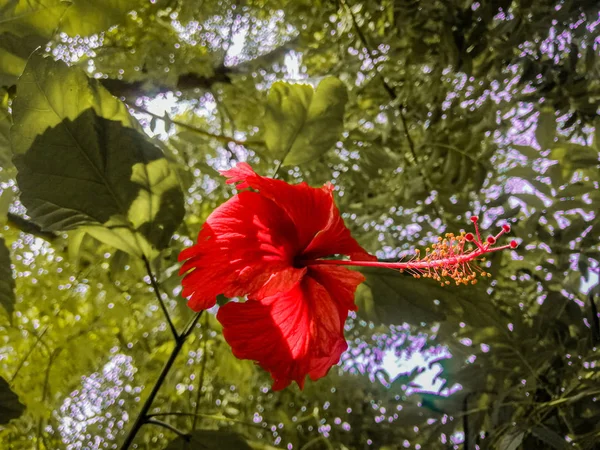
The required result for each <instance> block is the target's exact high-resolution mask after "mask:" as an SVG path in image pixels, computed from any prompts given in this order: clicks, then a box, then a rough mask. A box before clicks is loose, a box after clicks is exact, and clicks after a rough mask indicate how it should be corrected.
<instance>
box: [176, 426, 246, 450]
mask: <svg viewBox="0 0 600 450" xmlns="http://www.w3.org/2000/svg"><path fill="white" fill-rule="evenodd" d="M225 449H227V450H252V448H251V447H250V446H249V445H248V444H247V443H246V441H245V440H244V439H242V437H241V436H240V435H239V434H237V433H234V432H231V431H220V430H197V431H194V432H193V433H192V434H190V435H188V436H187V437H179V438H177V439H175V440H174V441H172V442H171V443H170V444H169V445H168V446H167V447H166V448H165V450H225Z"/></svg>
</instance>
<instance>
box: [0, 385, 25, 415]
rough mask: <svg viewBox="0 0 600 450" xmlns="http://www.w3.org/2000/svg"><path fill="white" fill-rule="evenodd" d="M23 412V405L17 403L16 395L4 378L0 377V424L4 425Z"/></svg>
mask: <svg viewBox="0 0 600 450" xmlns="http://www.w3.org/2000/svg"><path fill="white" fill-rule="evenodd" d="M23 411H25V405H23V404H22V403H21V402H19V398H18V397H17V395H16V394H15V393H14V392H13V391H12V390H11V389H10V386H9V385H8V383H7V382H6V380H5V379H4V378H1V377H0V424H2V425H6V424H7V423H8V422H10V421H11V420H13V419H16V418H17V417H19V416H20V415H21V414H23Z"/></svg>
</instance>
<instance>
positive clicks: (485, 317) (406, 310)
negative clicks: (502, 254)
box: [356, 268, 505, 327]
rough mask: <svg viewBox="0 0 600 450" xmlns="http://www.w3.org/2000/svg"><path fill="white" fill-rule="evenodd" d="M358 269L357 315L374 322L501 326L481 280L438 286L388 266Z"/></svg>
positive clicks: (502, 323) (501, 322) (500, 321)
mask: <svg viewBox="0 0 600 450" xmlns="http://www.w3.org/2000/svg"><path fill="white" fill-rule="evenodd" d="M361 272H362V273H363V274H364V275H365V276H366V278H367V279H366V281H365V282H364V284H363V285H361V286H359V289H358V291H357V294H356V304H357V305H358V307H359V309H358V315H359V316H360V317H361V318H363V319H365V320H368V321H372V322H374V323H375V324H376V325H379V324H386V325H390V324H401V323H404V322H407V323H410V324H420V323H422V322H425V323H432V322H436V321H440V320H450V319H454V320H455V321H456V322H458V321H460V322H465V323H467V324H470V325H473V326H477V327H486V326H494V327H502V326H505V320H504V318H503V317H502V316H500V315H499V314H498V311H497V310H496V308H495V307H494V305H493V303H491V302H490V301H489V296H488V294H487V293H486V291H485V286H484V282H483V281H482V282H481V283H478V284H477V285H475V286H472V285H468V286H455V285H450V286H440V284H439V283H437V282H435V281H432V280H430V279H426V278H420V279H417V278H414V277H412V276H409V275H407V274H403V273H400V272H398V271H394V270H389V269H374V268H363V269H361ZM436 300H437V301H436ZM436 303H437V304H436Z"/></svg>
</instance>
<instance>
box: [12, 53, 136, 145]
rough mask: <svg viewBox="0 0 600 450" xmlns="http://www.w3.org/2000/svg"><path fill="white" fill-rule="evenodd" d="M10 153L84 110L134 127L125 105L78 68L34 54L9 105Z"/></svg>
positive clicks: (134, 122)
mask: <svg viewBox="0 0 600 450" xmlns="http://www.w3.org/2000/svg"><path fill="white" fill-rule="evenodd" d="M12 109H13V127H12V128H11V136H10V137H11V144H12V149H13V153H15V154H20V153H24V152H26V151H27V150H28V149H29V147H31V144H32V143H33V141H34V140H35V138H36V137H37V136H39V135H40V134H42V133H43V132H44V131H46V129H48V128H50V127H54V126H56V125H58V124H59V123H60V122H62V121H63V120H64V119H69V120H71V121H74V120H75V119H76V118H77V117H79V115H80V114H81V113H83V112H84V111H85V110H87V109H93V110H94V111H95V112H96V114H97V115H98V116H100V117H104V118H105V119H111V120H117V121H119V122H121V123H122V124H123V125H125V126H129V127H137V122H136V121H135V119H133V118H132V117H131V116H130V115H129V113H128V112H127V108H126V107H125V105H124V104H123V103H122V102H121V101H119V100H118V99H116V98H115V97H113V96H112V95H111V94H110V93H109V92H108V91H107V90H106V89H104V88H103V87H102V86H101V85H100V84H99V83H98V82H97V81H96V80H93V79H90V78H88V77H87V75H86V74H85V72H84V71H83V70H82V69H79V68H76V67H68V66H67V65H66V64H65V63H63V62H60V61H54V60H53V59H51V58H44V57H42V56H40V55H39V54H34V55H33V56H32V57H31V58H30V60H29V61H28V63H27V67H26V68H25V71H24V72H23V75H21V77H20V78H19V82H18V84H17V97H16V99H15V101H14V103H13V105H12Z"/></svg>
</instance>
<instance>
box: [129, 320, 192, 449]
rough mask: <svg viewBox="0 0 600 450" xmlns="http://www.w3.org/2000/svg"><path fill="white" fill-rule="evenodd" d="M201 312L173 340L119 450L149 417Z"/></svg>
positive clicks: (132, 438) (130, 439)
mask: <svg viewBox="0 0 600 450" xmlns="http://www.w3.org/2000/svg"><path fill="white" fill-rule="evenodd" d="M203 312H204V311H200V312H199V313H197V314H196V315H195V316H194V317H193V318H192V319H191V320H190V321H189V323H188V325H186V327H185V328H184V331H183V332H182V333H181V334H180V335H179V337H178V338H177V339H176V340H175V347H173V350H172V351H171V354H170V355H169V359H167V362H166V363H165V365H164V366H163V368H162V370H161V372H160V374H159V375H158V378H157V379H156V382H155V383H154V386H153V387H152V390H151V391H150V394H149V395H148V398H146V401H145V402H144V404H143V405H142V408H141V410H140V412H139V414H138V416H137V418H136V419H135V422H134V423H133V426H132V427H131V430H130V431H129V434H128V435H127V436H126V437H125V441H123V445H122V446H121V450H127V449H128V448H129V447H130V446H131V444H132V443H133V440H134V439H135V437H136V435H137V433H138V431H139V430H140V428H142V426H143V425H144V424H145V423H147V421H148V417H149V416H148V411H149V410H150V408H151V407H152V403H153V402H154V399H155V398H156V395H157V394H158V391H159V390H160V388H161V387H162V384H163V383H164V381H165V380H166V378H167V375H168V374H169V371H170V370H171V367H172V366H173V363H174V362H175V359H177V356H178V355H179V352H181V349H182V348H183V345H184V344H185V341H186V340H187V338H188V337H189V336H190V334H192V331H193V330H194V328H195V327H196V324H197V323H198V320H199V319H200V317H201V316H202V313H203Z"/></svg>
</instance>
